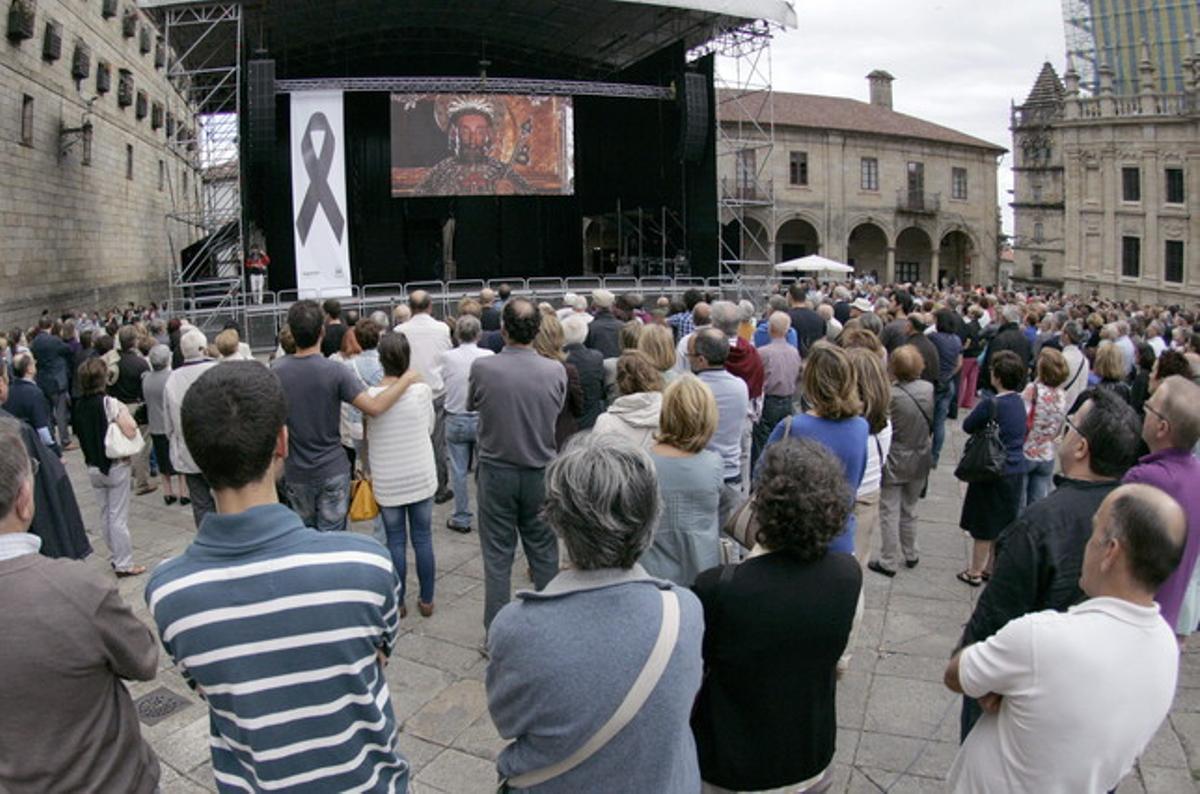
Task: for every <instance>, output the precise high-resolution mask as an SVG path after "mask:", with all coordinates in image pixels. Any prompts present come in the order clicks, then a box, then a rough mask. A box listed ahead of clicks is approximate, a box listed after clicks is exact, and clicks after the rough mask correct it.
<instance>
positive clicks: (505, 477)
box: [475, 460, 558, 629]
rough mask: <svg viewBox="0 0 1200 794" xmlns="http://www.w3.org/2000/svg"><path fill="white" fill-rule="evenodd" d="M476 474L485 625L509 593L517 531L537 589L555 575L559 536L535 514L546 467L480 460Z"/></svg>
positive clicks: (505, 601)
mask: <svg viewBox="0 0 1200 794" xmlns="http://www.w3.org/2000/svg"><path fill="white" fill-rule="evenodd" d="M475 477H476V479H475V484H476V490H477V492H478V502H479V545H480V548H481V549H482V551H483V592H484V604H483V627H484V628H485V629H487V628H489V627H490V626H491V625H492V619H493V618H495V617H496V613H498V612H499V611H500V610H501V609H502V608H503V607H504V605H505V604H507V603H508V602H509V600H510V599H511V598H512V566H513V557H514V555H515V554H516V550H517V538H518V536H519V537H520V539H521V545H522V546H523V547H524V548H525V559H526V560H528V562H529V567H530V569H531V570H532V571H533V586H534V587H535V588H537V589H538V590H541V589H542V588H543V587H545V586H546V585H547V584H549V583H550V580H551V579H553V578H554V577H555V576H557V575H558V539H557V538H556V537H555V536H554V533H553V532H552V531H551V530H550V528H549V527H547V526H546V525H545V524H543V523H542V521H541V519H540V518H538V510H539V509H541V506H542V499H543V494H544V489H543V479H544V477H545V469H522V468H515V467H510V466H498V465H496V464H494V463H489V462H487V461H483V460H481V461H479V466H478V468H477V469H476V471H475Z"/></svg>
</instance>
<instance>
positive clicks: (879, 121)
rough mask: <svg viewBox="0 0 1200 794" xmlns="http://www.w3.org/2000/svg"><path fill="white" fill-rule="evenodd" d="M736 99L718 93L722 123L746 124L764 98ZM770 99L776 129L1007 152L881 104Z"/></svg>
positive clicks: (810, 97)
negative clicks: (838, 132)
mask: <svg viewBox="0 0 1200 794" xmlns="http://www.w3.org/2000/svg"><path fill="white" fill-rule="evenodd" d="M737 96H738V94H736V93H734V92H731V91H729V90H722V91H721V92H720V93H719V95H718V100H717V104H718V110H717V112H718V114H719V116H720V120H721V121H723V122H728V121H737V120H738V119H739V118H741V119H742V120H747V121H749V120H751V119H754V118H757V117H759V116H760V113H759V110H760V108H761V107H762V103H763V102H764V101H765V98H766V96H767V95H766V94H765V93H757V94H750V95H747V96H745V97H744V98H742V99H740V100H737V99H735V97H737ZM772 96H773V97H774V100H775V124H776V126H785V127H807V128H810V129H828V130H846V131H849V132H861V133H867V134H873V135H884V136H888V137H893V138H913V139H916V140H926V141H936V142H938V143H948V144H954V145H956V146H968V147H971V148H975V149H988V150H991V151H995V152H1003V151H1007V150H1006V149H1005V148H1004V147H1003V146H997V145H996V144H994V143H989V142H987V141H985V140H982V139H980V138H975V137H973V136H971V135H967V134H965V133H962V132H958V131H957V130H952V129H950V128H949V127H943V126H941V125H940V124H934V123H932V122H929V121H924V120H923V119H918V118H915V117H913V116H907V115H905V114H903V113H897V112H896V111H894V110H889V109H888V108H885V107H882V106H880V105H871V104H869V103H867V102H859V101H858V100H857V99H847V98H845V97H836V96H819V95H817V94H789V93H785V92H783V91H775V92H773V93H772ZM761 115H762V116H763V117H765V116H766V114H761Z"/></svg>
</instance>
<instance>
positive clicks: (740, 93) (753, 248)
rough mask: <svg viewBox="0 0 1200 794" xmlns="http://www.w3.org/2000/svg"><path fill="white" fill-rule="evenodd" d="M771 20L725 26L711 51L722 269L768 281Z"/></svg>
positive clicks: (734, 276) (739, 278)
mask: <svg viewBox="0 0 1200 794" xmlns="http://www.w3.org/2000/svg"><path fill="white" fill-rule="evenodd" d="M773 34H774V26H772V25H771V24H770V23H767V22H764V21H761V20H759V21H756V22H752V23H748V24H746V25H742V26H739V27H736V28H732V29H729V30H726V31H724V32H723V33H721V34H720V35H719V36H717V37H716V38H714V40H713V41H712V42H711V44H710V45H708V47H706V52H705V53H702V54H707V52H714V53H716V56H717V58H716V67H715V74H714V81H715V83H716V88H717V114H716V116H717V125H716V126H717V174H718V180H719V184H718V186H717V212H718V217H719V219H720V233H719V239H720V249H719V254H718V257H719V263H720V270H719V275H720V277H721V278H722V279H723V280H730V281H734V282H737V283H739V284H741V283H745V282H746V281H747V280H755V281H759V280H761V281H765V280H766V279H767V278H769V276H770V274H771V266H772V264H773V263H774V261H775V255H774V247H775V244H774V237H775V223H776V222H775V188H774V180H772V179H771V167H772V159H771V158H772V154H773V152H774V149H775V103H774V101H773V99H772V95H771V82H772V74H771V37H772V35H773Z"/></svg>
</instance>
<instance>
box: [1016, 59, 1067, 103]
mask: <svg viewBox="0 0 1200 794" xmlns="http://www.w3.org/2000/svg"><path fill="white" fill-rule="evenodd" d="M1063 93H1064V89H1063V84H1062V81H1061V80H1059V79H1058V72H1056V71H1054V67H1053V66H1051V65H1050V62H1049V61H1047V62H1046V63H1044V64H1042V71H1040V72H1038V76H1037V79H1036V80H1034V81H1033V90H1032V91H1030V92H1029V97H1028V98H1026V100H1025V106H1026V107H1028V106H1030V105H1033V106H1038V105H1057V104H1058V103H1060V102H1062V99H1063Z"/></svg>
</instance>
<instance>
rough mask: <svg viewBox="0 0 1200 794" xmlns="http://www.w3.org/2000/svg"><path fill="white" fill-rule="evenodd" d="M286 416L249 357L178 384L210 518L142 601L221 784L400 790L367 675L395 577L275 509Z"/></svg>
mask: <svg viewBox="0 0 1200 794" xmlns="http://www.w3.org/2000/svg"><path fill="white" fill-rule="evenodd" d="M286 414H287V408H286V404H285V401H284V394H283V391H282V388H281V387H280V384H279V380H278V378H277V377H276V376H275V374H274V373H273V372H271V371H269V370H268V369H266V368H264V367H262V366H261V365H259V364H257V363H254V362H231V363H227V364H222V365H221V366H220V367H215V368H213V369H211V370H209V371H208V372H206V373H204V375H202V376H201V377H200V378H199V379H198V380H197V381H196V383H195V384H194V385H193V386H192V388H191V389H189V390H188V393H187V396H186V397H185V398H184V401H183V410H182V424H183V434H184V438H185V439H186V441H187V446H188V449H189V450H190V451H191V453H192V457H193V458H194V459H195V461H196V463H197V465H198V466H199V467H200V469H201V471H202V472H203V473H204V476H205V478H206V479H207V480H208V482H209V484H210V486H211V488H212V491H213V496H214V498H215V501H216V505H217V512H216V513H212V514H209V515H207V516H205V518H204V520H203V521H202V522H201V524H200V527H199V529H198V531H197V534H196V539H195V541H193V542H192V545H191V546H189V547H188V548H187V549H186V550H185V551H184V553H183V554H181V555H180V556H178V557H175V558H173V559H170V560H167V561H166V562H164V563H163V564H162V565H160V566H158V568H157V569H156V570H155V571H154V573H153V574H152V575H151V577H150V581H149V584H148V585H147V587H146V603H147V604H148V605H149V607H150V611H151V613H152V614H153V616H154V621H155V623H156V624H157V626H158V631H159V635H160V636H161V638H162V643H163V647H164V648H166V650H167V653H169V654H170V655H171V657H172V658H173V659H174V660H175V663H176V665H178V667H179V669H180V672H181V673H182V674H183V676H184V678H185V679H186V680H187V681H188V683H189V684H190V685H191V686H192V687H194V688H195V689H196V690H197V692H199V694H200V695H201V697H203V698H204V699H205V700H206V701H207V703H208V707H209V718H210V728H209V744H210V746H211V749H212V765H213V776H214V777H215V778H216V782H217V786H218V788H219V789H220V790H221V791H223V792H226V791H269V790H280V789H287V790H288V791H312V792H318V791H319V792H328V791H343V792H344V791H358V792H363V791H379V792H384V791H386V792H391V791H400V792H403V791H405V790H406V789H407V786H408V776H409V766H408V762H407V761H406V760H405V758H404V756H403V755H401V754H400V752H399V750H398V748H397V746H396V740H397V725H396V718H395V715H394V714H393V712H392V704H391V699H390V697H389V692H388V687H387V682H386V680H385V679H384V674H383V665H384V663H385V662H386V659H387V656H388V654H389V653H390V651H391V648H392V643H393V641H394V640H395V637H396V635H397V633H398V620H399V616H398V609H397V605H398V600H397V584H398V581H397V578H396V573H395V570H394V569H393V567H392V561H391V558H390V557H389V556H388V553H387V550H386V549H384V548H383V547H382V546H380V545H379V544H378V543H376V542H375V541H374V540H372V539H371V538H368V537H364V536H361V535H354V534H351V533H347V532H317V531H316V530H313V529H308V528H306V527H305V526H304V524H303V523H302V522H301V520H300V518H299V517H298V516H297V515H296V514H295V513H293V512H292V511H291V510H289V509H288V508H286V507H284V506H282V505H280V504H279V503H278V501H277V498H276V491H275V480H276V478H277V477H278V475H279V473H280V472H281V471H282V467H283V459H284V457H285V456H286V455H287V450H288V441H287V429H286V428H285V427H284V419H285V417H286Z"/></svg>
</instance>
